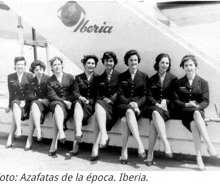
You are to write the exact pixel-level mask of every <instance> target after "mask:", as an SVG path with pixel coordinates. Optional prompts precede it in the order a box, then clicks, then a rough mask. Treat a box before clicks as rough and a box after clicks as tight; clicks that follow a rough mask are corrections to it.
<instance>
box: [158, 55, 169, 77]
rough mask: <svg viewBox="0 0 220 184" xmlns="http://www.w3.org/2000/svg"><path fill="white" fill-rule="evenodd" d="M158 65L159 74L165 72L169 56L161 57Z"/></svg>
mask: <svg viewBox="0 0 220 184" xmlns="http://www.w3.org/2000/svg"><path fill="white" fill-rule="evenodd" d="M158 66H159V70H158V71H159V73H161V74H163V73H165V72H166V71H167V69H168V68H169V66H170V61H169V58H168V57H164V58H161V60H160V62H159V64H158Z"/></svg>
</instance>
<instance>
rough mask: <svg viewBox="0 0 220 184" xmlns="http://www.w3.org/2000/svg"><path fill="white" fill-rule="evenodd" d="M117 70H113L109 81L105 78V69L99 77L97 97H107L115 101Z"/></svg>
mask: <svg viewBox="0 0 220 184" xmlns="http://www.w3.org/2000/svg"><path fill="white" fill-rule="evenodd" d="M118 75H119V72H117V71H116V70H113V72H112V75H111V79H110V81H109V80H108V78H107V74H106V71H105V72H103V74H102V75H100V77H99V87H98V99H103V98H109V99H110V100H111V101H112V102H115V100H116V97H117V91H118Z"/></svg>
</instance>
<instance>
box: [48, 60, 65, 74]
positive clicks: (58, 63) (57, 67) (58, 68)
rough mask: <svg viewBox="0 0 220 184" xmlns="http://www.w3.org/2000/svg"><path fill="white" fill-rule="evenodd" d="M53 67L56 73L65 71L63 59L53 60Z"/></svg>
mask: <svg viewBox="0 0 220 184" xmlns="http://www.w3.org/2000/svg"><path fill="white" fill-rule="evenodd" d="M51 67H52V70H53V72H54V73H55V74H59V73H61V72H62V71H63V65H62V64H61V61H60V60H58V59H57V60H55V61H54V62H53V64H52V66H51Z"/></svg>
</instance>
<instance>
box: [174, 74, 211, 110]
mask: <svg viewBox="0 0 220 184" xmlns="http://www.w3.org/2000/svg"><path fill="white" fill-rule="evenodd" d="M175 98H176V99H175V104H176V105H177V107H179V108H184V107H185V103H188V102H189V101H190V100H191V101H193V100H195V101H196V103H197V104H198V105H199V109H205V108H206V107H207V106H208V105H209V86H208V82H207V81H206V80H204V79H202V78H201V77H199V76H198V75H196V76H195V78H194V80H193V83H192V86H190V85H189V82H188V79H187V77H186V75H185V76H184V77H183V78H181V79H179V80H177V81H176V84H175Z"/></svg>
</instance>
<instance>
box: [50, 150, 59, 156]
mask: <svg viewBox="0 0 220 184" xmlns="http://www.w3.org/2000/svg"><path fill="white" fill-rule="evenodd" d="M56 154H57V151H56V150H55V151H52V152H49V154H48V155H49V156H50V157H52V156H55V155H56Z"/></svg>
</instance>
